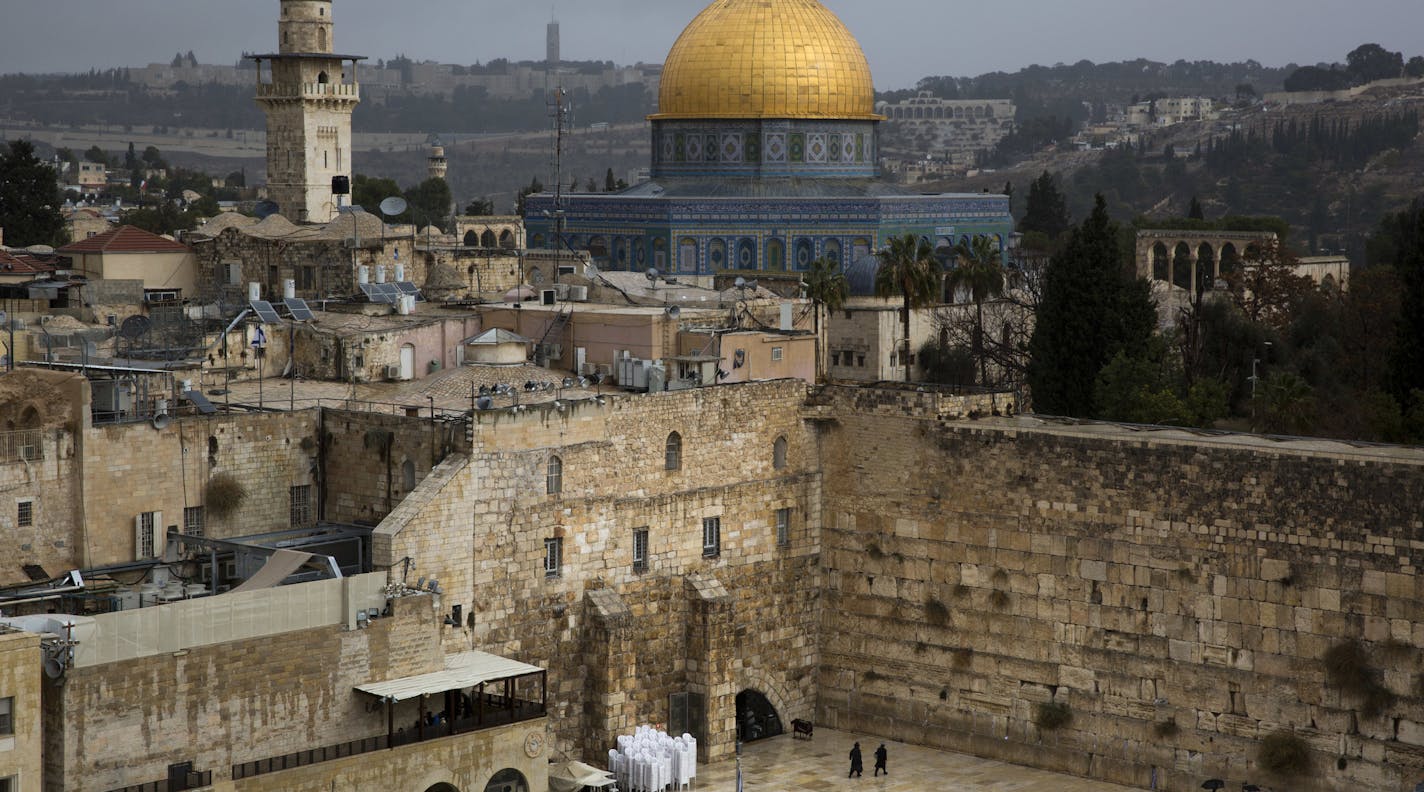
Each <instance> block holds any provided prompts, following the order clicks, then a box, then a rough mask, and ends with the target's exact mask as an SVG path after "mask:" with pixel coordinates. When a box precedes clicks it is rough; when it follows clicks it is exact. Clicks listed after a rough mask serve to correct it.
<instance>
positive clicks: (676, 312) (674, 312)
mask: <svg viewBox="0 0 1424 792" xmlns="http://www.w3.org/2000/svg"><path fill="white" fill-rule="evenodd" d="M667 315H668V316H670V317H672V318H673V319H676V318H678V317H679V316H682V309H681V308H679V307H677V306H676V305H669V306H668V307H667Z"/></svg>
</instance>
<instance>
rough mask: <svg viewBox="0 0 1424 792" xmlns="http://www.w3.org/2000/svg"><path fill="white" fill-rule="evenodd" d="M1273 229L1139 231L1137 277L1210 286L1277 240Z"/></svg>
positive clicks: (1179, 284) (1186, 285) (1189, 286)
mask: <svg viewBox="0 0 1424 792" xmlns="http://www.w3.org/2000/svg"><path fill="white" fill-rule="evenodd" d="M1276 242H1277V239H1276V234H1275V232H1272V231H1193V230H1160V231H1155V230H1154V231H1138V232H1137V244H1136V266H1137V277H1139V278H1143V279H1146V280H1153V281H1164V282H1167V283H1170V284H1172V285H1173V286H1176V287H1178V288H1180V289H1183V290H1188V291H1190V290H1192V289H1193V284H1195V288H1196V289H1209V288H1212V287H1213V284H1215V283H1216V281H1218V280H1220V279H1221V278H1223V277H1224V276H1226V275H1229V274H1231V273H1233V272H1236V271H1237V270H1238V269H1239V268H1240V265H1241V261H1243V260H1245V259H1248V258H1251V257H1252V255H1253V254H1254V253H1255V252H1256V251H1257V250H1263V249H1265V248H1268V247H1270V246H1272V245H1274V244H1276Z"/></svg>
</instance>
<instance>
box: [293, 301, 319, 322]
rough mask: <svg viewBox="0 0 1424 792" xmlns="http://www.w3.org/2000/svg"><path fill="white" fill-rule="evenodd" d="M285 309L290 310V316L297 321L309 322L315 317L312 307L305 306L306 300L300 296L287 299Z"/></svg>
mask: <svg viewBox="0 0 1424 792" xmlns="http://www.w3.org/2000/svg"><path fill="white" fill-rule="evenodd" d="M287 310H288V311H291V313H292V318H293V319H295V320H297V321H298V322H310V321H311V320H313V319H315V318H316V314H314V313H312V309H311V308H309V307H307V301H306V300H303V299H301V298H300V297H293V298H291V299H289V300H287Z"/></svg>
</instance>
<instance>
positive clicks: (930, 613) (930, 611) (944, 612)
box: [925, 597, 949, 627]
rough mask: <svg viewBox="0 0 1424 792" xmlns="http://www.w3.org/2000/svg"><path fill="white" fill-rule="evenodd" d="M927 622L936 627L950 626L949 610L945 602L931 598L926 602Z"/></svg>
mask: <svg viewBox="0 0 1424 792" xmlns="http://www.w3.org/2000/svg"><path fill="white" fill-rule="evenodd" d="M925 620H926V621H928V622H929V623H930V624H933V625H934V626H936V627H943V626H945V625H947V624H949V608H946V607H945V606H944V603H943V602H940V601H939V600H937V599H935V598H934V597H930V598H929V599H927V600H925Z"/></svg>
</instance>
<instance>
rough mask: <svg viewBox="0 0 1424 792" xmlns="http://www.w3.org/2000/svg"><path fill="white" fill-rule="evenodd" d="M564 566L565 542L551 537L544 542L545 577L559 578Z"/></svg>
mask: <svg viewBox="0 0 1424 792" xmlns="http://www.w3.org/2000/svg"><path fill="white" fill-rule="evenodd" d="M563 565H564V540H563V539H562V538H560V537H557V536H555V537H551V538H549V539H545V540H544V577H558V576H559V573H560V572H561V571H562V569H563Z"/></svg>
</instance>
